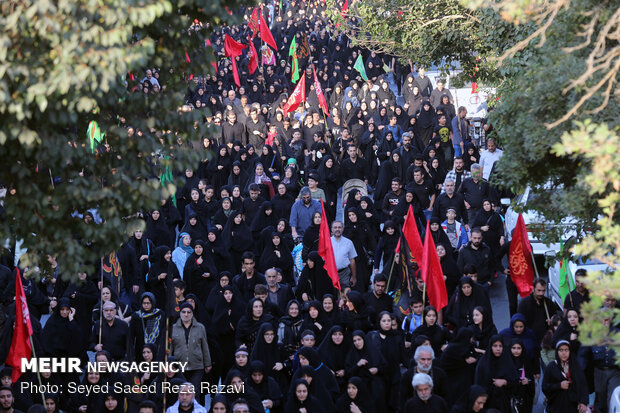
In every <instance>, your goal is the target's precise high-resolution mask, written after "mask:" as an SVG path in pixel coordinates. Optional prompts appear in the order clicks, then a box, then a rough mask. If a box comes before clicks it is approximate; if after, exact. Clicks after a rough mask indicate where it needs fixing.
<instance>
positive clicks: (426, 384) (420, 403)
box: [403, 373, 449, 413]
mask: <svg viewBox="0 0 620 413" xmlns="http://www.w3.org/2000/svg"><path fill="white" fill-rule="evenodd" d="M411 386H413V388H414V389H415V392H416V395H415V396H413V397H412V398H411V399H409V400H408V401H407V403H405V409H404V410H403V412H407V413H413V412H420V411H424V412H430V413H448V412H449V409H448V404H447V403H446V401H445V400H444V399H443V398H442V397H440V396H437V395H436V394H433V393H432V391H433V379H432V378H431V376H429V375H428V374H424V373H418V374H416V375H415V376H413V380H411Z"/></svg>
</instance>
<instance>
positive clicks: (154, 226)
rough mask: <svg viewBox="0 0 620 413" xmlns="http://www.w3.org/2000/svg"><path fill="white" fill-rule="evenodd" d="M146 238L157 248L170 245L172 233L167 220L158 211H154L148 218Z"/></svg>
mask: <svg viewBox="0 0 620 413" xmlns="http://www.w3.org/2000/svg"><path fill="white" fill-rule="evenodd" d="M144 236H145V237H146V238H148V239H150V240H151V241H153V244H155V246H156V247H159V246H162V245H168V243H169V242H170V231H169V230H168V226H167V225H166V221H165V218H164V217H163V216H162V214H161V212H160V211H159V210H158V209H154V210H153V212H151V214H150V215H148V216H147V218H146V232H145V233H144Z"/></svg>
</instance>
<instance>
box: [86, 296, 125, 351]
mask: <svg viewBox="0 0 620 413" xmlns="http://www.w3.org/2000/svg"><path fill="white" fill-rule="evenodd" d="M103 318H104V320H103V324H102V328H101V344H99V320H97V321H96V322H95V325H94V327H93V331H92V332H91V334H90V349H91V350H94V351H101V350H106V351H107V352H108V353H110V356H111V357H112V360H114V361H118V360H122V359H124V358H125V353H126V349H127V334H129V326H128V325H127V323H126V322H124V321H123V320H121V319H117V318H116V304H114V302H112V301H106V302H104V303H103Z"/></svg>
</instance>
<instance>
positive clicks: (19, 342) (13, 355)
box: [5, 268, 32, 383]
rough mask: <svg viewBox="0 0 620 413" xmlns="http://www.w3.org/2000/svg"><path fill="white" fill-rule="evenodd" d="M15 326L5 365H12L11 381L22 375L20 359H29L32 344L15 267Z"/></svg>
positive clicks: (23, 296)
mask: <svg viewBox="0 0 620 413" xmlns="http://www.w3.org/2000/svg"><path fill="white" fill-rule="evenodd" d="M15 272H16V277H15V328H14V330H13V340H12V341H11V350H10V351H9V355H8V357H7V358H6V361H5V363H6V365H7V366H11V367H13V375H12V377H11V378H12V380H13V383H15V382H16V381H17V379H19V377H20V376H21V375H22V373H23V372H22V370H21V366H22V359H27V360H30V358H31V357H32V346H31V345H30V336H32V324H31V323H30V311H28V303H27V302H26V294H25V293H24V287H23V285H22V277H21V274H20V272H19V268H16V269H15Z"/></svg>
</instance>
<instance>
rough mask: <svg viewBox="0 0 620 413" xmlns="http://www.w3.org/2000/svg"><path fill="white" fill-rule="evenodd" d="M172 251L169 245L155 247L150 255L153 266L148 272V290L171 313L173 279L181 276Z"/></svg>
mask: <svg viewBox="0 0 620 413" xmlns="http://www.w3.org/2000/svg"><path fill="white" fill-rule="evenodd" d="M171 258H172V251H171V250H170V248H169V247H167V246H165V245H162V246H160V247H157V248H155V252H154V253H153V254H152V255H151V257H149V260H150V261H151V268H150V269H149V272H148V274H147V280H146V285H147V290H148V291H150V292H152V293H153V294H154V295H155V299H156V300H157V303H158V304H159V306H160V307H161V308H162V309H164V311H166V313H168V314H170V313H171V312H170V311H169V308H168V305H170V304H171V303H172V302H173V301H174V290H173V288H172V280H173V279H175V278H181V277H180V276H179V269H178V268H177V266H176V264H175V263H174V262H172V259H171Z"/></svg>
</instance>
